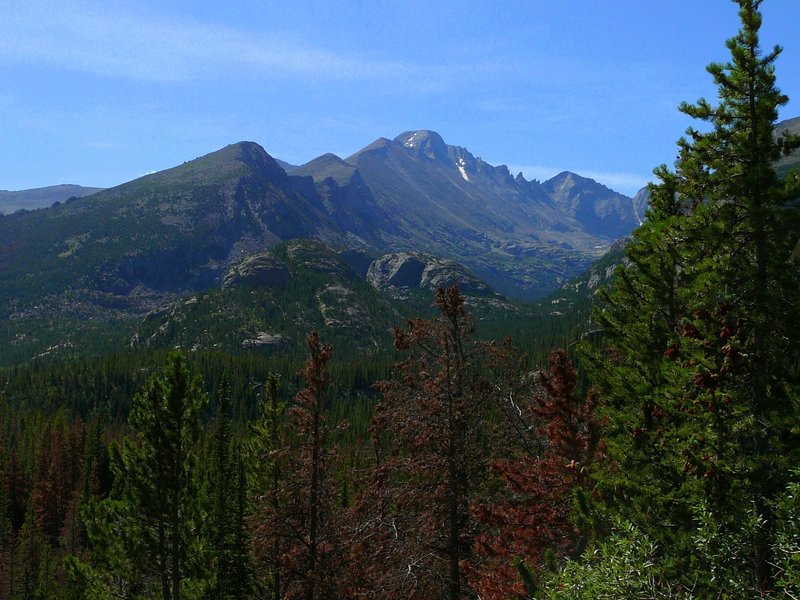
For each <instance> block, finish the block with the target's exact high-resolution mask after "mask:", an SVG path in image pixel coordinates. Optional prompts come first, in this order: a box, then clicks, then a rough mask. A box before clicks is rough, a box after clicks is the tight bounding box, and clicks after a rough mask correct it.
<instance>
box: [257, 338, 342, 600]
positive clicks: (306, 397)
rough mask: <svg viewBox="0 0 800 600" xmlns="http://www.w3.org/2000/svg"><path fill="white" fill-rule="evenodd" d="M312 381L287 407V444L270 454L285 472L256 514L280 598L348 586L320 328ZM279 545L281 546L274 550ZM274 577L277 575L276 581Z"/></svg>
mask: <svg viewBox="0 0 800 600" xmlns="http://www.w3.org/2000/svg"><path fill="white" fill-rule="evenodd" d="M306 342H307V345H308V360H307V361H306V365H305V368H304V369H303V370H302V372H301V376H302V377H303V379H304V380H305V382H306V387H304V388H303V389H302V390H301V391H300V392H299V393H298V394H297V396H296V397H295V404H294V406H292V407H291V408H290V409H289V420H290V422H289V427H290V431H289V432H287V435H286V436H285V438H286V439H287V440H288V442H289V443H288V445H287V446H285V447H283V448H279V449H278V450H276V451H275V452H273V453H272V456H270V457H268V458H269V460H273V461H278V462H280V464H281V472H282V473H283V478H282V479H281V480H280V481H279V482H277V483H276V485H275V486H274V488H273V489H270V490H268V491H267V493H266V494H265V495H264V496H263V497H262V498H261V502H260V503H259V507H258V508H257V514H256V515H255V517H254V520H253V542H254V548H255V554H256V557H257V559H258V558H263V557H265V556H270V560H275V561H276V562H277V564H275V565H270V568H271V570H272V572H273V574H274V575H273V577H277V578H278V579H279V582H280V585H279V586H278V588H276V587H275V586H272V593H273V594H274V595H276V596H277V597H279V598H289V599H292V598H297V599H301V598H302V599H305V600H313V599H317V598H337V597H344V596H346V594H345V593H344V592H343V590H342V585H343V581H344V580H343V578H342V577H341V571H342V569H343V567H344V565H343V561H342V556H343V552H342V551H341V548H340V547H339V542H338V532H337V527H338V526H337V521H336V509H337V507H336V499H337V491H338V490H337V487H336V485H335V483H334V482H333V477H332V467H333V465H332V463H333V460H334V457H335V454H334V452H333V450H332V449H331V448H330V446H329V439H328V434H329V426H328V423H327V420H326V413H327V408H328V403H329V397H328V387H329V380H328V371H327V363H328V359H329V358H330V355H331V347H330V346H328V345H326V344H323V343H322V342H321V340H320V336H319V334H318V333H317V332H316V331H314V332H312V333H311V334H310V335H309V336H308V337H307V339H306ZM275 548H279V549H280V554H279V555H278V556H275V557H273V556H272V554H273V552H274V549H275ZM273 583H274V582H273Z"/></svg>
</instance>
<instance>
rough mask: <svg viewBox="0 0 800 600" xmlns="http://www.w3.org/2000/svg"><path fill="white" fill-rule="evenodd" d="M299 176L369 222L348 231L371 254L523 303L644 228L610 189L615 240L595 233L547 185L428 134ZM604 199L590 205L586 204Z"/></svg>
mask: <svg viewBox="0 0 800 600" xmlns="http://www.w3.org/2000/svg"><path fill="white" fill-rule="evenodd" d="M292 174H293V175H310V176H311V177H313V179H314V181H315V182H316V183H317V185H318V186H319V187H320V193H321V194H322V195H323V196H324V197H325V198H326V200H327V201H328V202H329V203H330V204H331V205H333V206H336V207H339V209H340V210H342V211H343V212H344V213H346V214H348V215H352V214H357V215H359V216H360V217H361V218H362V219H363V221H364V224H365V225H367V228H366V229H358V228H352V227H349V228H348V231H349V233H350V234H351V235H352V236H353V239H354V240H357V241H358V242H359V243H363V246H364V247H367V248H377V249H379V250H382V251H386V250H391V251H405V252H423V253H427V254H430V255H434V256H438V257H443V258H447V259H451V260H456V261H458V262H460V263H462V264H463V265H465V266H466V267H468V268H469V269H470V270H471V271H472V272H473V273H475V274H476V275H477V276H479V277H480V278H481V279H483V280H485V281H486V282H487V283H489V284H490V285H491V286H492V287H494V288H495V289H497V290H498V291H500V292H502V293H505V294H507V295H510V296H513V297H517V298H522V299H532V298H535V297H537V296H539V297H540V296H541V295H543V293H545V292H546V291H547V290H552V289H554V288H556V287H558V286H559V285H560V284H561V283H563V282H564V281H566V280H567V279H568V278H569V277H571V276H572V275H575V274H577V273H579V272H581V271H582V270H583V269H585V268H586V267H587V266H588V265H589V264H591V262H592V261H593V260H594V259H596V258H597V257H599V256H600V255H601V254H602V253H603V251H604V249H606V248H608V246H609V245H610V243H611V242H612V241H613V239H614V238H615V237H619V235H625V234H628V233H630V231H631V230H632V229H633V228H634V227H635V225H636V219H635V217H634V216H633V209H632V205H631V200H630V199H629V198H628V199H627V204H625V197H624V196H621V195H619V194H617V195H614V193H613V192H611V190H608V189H607V188H602V189H603V190H605V192H607V193H606V194H604V195H600V197H599V201H601V202H603V203H605V204H609V205H610V204H611V203H612V202H616V205H615V206H614V207H613V210H612V211H611V212H610V213H609V214H606V213H605V212H603V210H604V209H600V213H601V217H598V219H604V222H605V223H606V231H600V228H595V229H597V231H591V230H587V226H588V225H589V224H588V223H582V222H580V221H579V220H578V219H577V218H576V215H575V214H569V212H568V211H565V210H564V208H563V206H559V204H558V203H557V202H556V199H555V198H554V196H553V195H551V194H550V193H548V190H547V188H546V186H545V185H542V184H540V183H539V182H537V181H527V180H525V179H524V177H522V175H521V174H520V175H517V176H516V177H514V176H512V175H511V173H510V172H509V170H508V168H507V167H505V166H499V167H495V166H492V165H490V164H488V163H486V162H484V161H483V160H481V159H480V158H476V157H475V156H473V155H472V154H471V153H470V152H469V151H468V150H466V149H465V148H462V147H459V146H451V145H448V144H446V143H445V142H444V140H442V138H441V136H439V135H438V134H437V133H435V132H433V131H427V130H420V131H408V132H405V133H402V134H400V135H399V136H397V137H396V138H395V139H394V140H389V139H386V138H380V139H378V140H376V141H375V142H373V143H372V144H370V145H369V146H367V147H366V148H364V149H362V150H360V151H358V152H356V153H355V154H353V155H352V156H349V157H347V158H345V159H342V158H340V157H337V156H335V155H333V154H325V155H323V156H320V157H318V158H316V159H314V160H312V161H311V162H309V163H307V164H305V165H302V166H300V167H298V168H297V169H295V170H293V171H292ZM590 181H591V180H585V179H582V178H581V181H580V184H581V185H588V183H589V182H590ZM591 183H594V182H591ZM594 185H595V186H598V184H594ZM599 187H602V186H599ZM594 199H595V197H593V196H588V195H587V198H586V200H585V202H584V204H586V205H589V204H590V203H591V202H593V201H594ZM626 207H627V213H626V212H625V211H626ZM615 221H621V222H619V223H616V222H615ZM339 223H340V224H341V225H342V226H343V227H348V224H347V223H346V222H345V221H344V219H342V218H340V219H339ZM620 232H623V233H622V234H620ZM610 234H613V235H610Z"/></svg>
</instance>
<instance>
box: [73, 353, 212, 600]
mask: <svg viewBox="0 0 800 600" xmlns="http://www.w3.org/2000/svg"><path fill="white" fill-rule="evenodd" d="M205 402H206V399H205V395H204V394H203V392H202V391H201V388H200V382H199V380H198V379H192V378H191V377H190V375H189V371H188V368H187V366H186V359H185V357H184V356H182V355H180V354H171V355H170V356H169V358H168V359H167V365H166V369H165V372H164V376H163V377H161V376H156V375H154V376H152V377H151V378H150V379H149V380H148V381H147V383H146V384H145V386H144V388H143V390H142V391H141V393H139V394H137V395H136V397H135V398H134V407H133V410H132V411H131V415H130V419H129V421H130V425H131V428H132V429H133V431H134V436H133V437H132V438H130V439H126V440H124V442H123V444H122V445H121V447H120V448H119V449H118V451H117V454H116V456H115V457H114V458H115V460H114V461H113V463H114V468H115V470H116V483H115V487H116V490H115V492H114V493H112V498H110V499H108V500H103V501H100V502H90V503H89V504H88V505H87V508H86V509H85V513H86V514H85V516H86V519H85V520H86V522H87V528H88V535H89V540H90V545H91V549H92V564H90V565H86V564H83V563H81V562H80V561H73V570H74V571H75V572H77V573H80V574H81V575H82V578H83V580H84V581H85V582H86V584H87V587H88V588H89V589H88V592H89V595H90V596H91V597H99V598H104V597H107V596H109V595H111V591H112V590H116V593H118V594H120V595H122V597H137V594H140V593H145V594H146V595H148V596H160V597H161V598H163V599H164V600H180V599H181V598H186V597H198V596H199V595H201V594H202V592H203V587H204V585H205V583H206V580H207V575H206V574H205V573H204V572H203V570H202V567H203V564H204V560H203V559H204V555H203V536H202V530H201V527H200V525H201V522H200V521H201V517H202V514H201V510H200V509H201V507H200V498H201V494H200V489H199V488H200V480H199V479H200V478H199V473H198V465H197V457H196V451H197V447H198V442H199V433H200V421H199V417H200V412H201V410H202V408H203V406H204V404H205Z"/></svg>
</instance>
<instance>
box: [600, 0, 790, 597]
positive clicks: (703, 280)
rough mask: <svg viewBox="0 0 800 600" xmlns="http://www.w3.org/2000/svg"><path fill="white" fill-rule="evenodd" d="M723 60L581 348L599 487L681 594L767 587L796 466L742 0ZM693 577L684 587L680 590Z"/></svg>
mask: <svg viewBox="0 0 800 600" xmlns="http://www.w3.org/2000/svg"><path fill="white" fill-rule="evenodd" d="M738 4H739V7H740V17H741V20H742V29H741V31H740V32H739V34H738V35H737V36H736V37H734V38H732V39H731V40H729V41H728V44H727V45H728V48H729V50H730V52H731V60H730V62H729V63H726V64H712V65H710V66H709V68H708V70H709V72H710V73H711V75H712V76H713V78H714V80H715V83H716V84H717V86H718V91H719V104H718V105H716V106H712V105H711V104H710V103H709V102H707V101H706V100H704V99H701V100H699V101H698V102H697V103H696V104H694V105H690V104H686V103H684V104H683V105H681V111H683V112H685V113H686V114H688V115H690V116H692V117H695V118H698V119H701V120H703V121H706V122H708V123H709V125H710V126H711V127H710V130H708V131H705V132H700V131H698V130H695V129H689V130H688V132H687V135H688V138H686V139H682V140H680V141H679V143H678V145H679V156H678V160H677V161H676V164H675V172H671V171H670V170H669V169H667V168H666V167H664V166H662V167H660V168H659V169H657V170H656V174H657V175H658V177H659V178H660V180H661V182H660V183H659V184H658V185H655V186H652V187H651V208H650V211H649V213H648V220H647V222H646V223H645V224H644V225H643V226H642V227H641V228H640V229H639V230H637V231H636V232H635V234H634V236H633V239H632V241H631V244H630V245H629V246H628V249H627V250H626V259H627V260H626V263H625V264H623V265H622V266H621V267H619V268H618V270H617V275H616V279H615V281H614V283H613V286H612V288H611V289H610V291H608V292H607V293H605V295H604V304H603V306H602V309H601V310H598V311H596V312H595V319H596V321H597V322H598V323H599V324H600V325H601V326H602V328H603V331H604V335H605V337H604V345H603V346H602V347H601V348H599V349H595V350H592V349H589V350H588V351H587V353H586V354H587V357H588V362H589V364H590V365H591V366H592V368H593V369H592V375H593V379H594V381H595V382H596V383H597V384H598V385H599V387H600V390H601V392H602V395H603V396H604V398H605V406H606V414H607V416H608V417H609V430H608V437H609V450H610V453H611V456H612V457H613V458H614V459H615V460H614V468H613V469H609V470H608V472H607V473H605V474H604V475H603V477H602V482H601V489H603V490H604V492H605V494H606V495H607V498H608V499H609V502H610V506H611V505H613V506H616V507H618V508H617V510H614V511H613V512H622V514H626V515H627V517H628V518H630V519H632V520H633V521H634V522H636V523H637V524H638V525H639V526H640V527H641V528H642V529H643V530H644V531H645V532H646V533H647V535H648V536H650V537H651V538H652V539H653V540H654V541H655V542H656V543H657V544H658V547H659V548H660V552H662V553H663V554H664V556H663V561H662V564H663V566H664V568H665V569H666V574H667V577H668V580H669V581H673V582H682V583H683V585H684V586H685V587H686V589H695V591H696V593H699V594H701V593H708V594H716V593H718V592H720V591H723V592H724V594H732V593H733V592H732V591H731V590H733V589H736V587H737V586H740V585H744V584H742V583H741V582H743V581H744V582H746V583H747V584H749V583H750V582H752V581H755V582H757V584H756V585H757V586H758V588H759V589H761V590H762V591H766V590H768V589H770V588H771V587H772V586H773V585H774V577H775V574H774V572H772V570H771V567H770V562H771V559H770V553H771V547H772V542H773V541H774V535H775V531H776V530H775V522H774V519H773V517H772V515H771V512H772V508H771V503H772V502H773V501H774V500H775V498H776V496H777V494H779V493H781V491H782V489H783V488H784V486H785V485H786V482H787V479H786V475H787V473H788V472H789V471H788V467H790V466H792V465H795V464H797V462H798V451H799V450H800V440H798V438H797V433H796V431H794V429H793V427H794V426H793V419H794V415H796V414H797V409H798V400H800V381H799V380H798V377H797V372H796V365H797V364H798V358H800V356H799V355H798V352H799V351H800V346H799V345H798V343H797V340H798V339H800V329H798V322H797V319H796V314H797V312H798V310H800V288H799V287H798V278H797V274H796V270H795V269H794V268H793V267H790V266H788V264H789V262H788V261H789V258H790V256H791V254H792V251H793V249H794V247H795V244H796V243H797V233H796V232H797V225H798V213H797V211H796V210H794V209H792V208H789V206H790V203H791V201H792V200H793V199H794V198H796V197H797V196H798V192H800V188H798V185H797V180H796V179H794V178H789V179H788V180H786V181H781V180H780V179H778V177H777V176H776V173H775V170H774V168H773V163H774V161H775V160H776V159H778V158H779V157H780V156H781V155H782V154H784V153H788V152H790V151H791V150H793V149H795V148H797V147H798V145H800V138H798V137H797V136H785V137H777V138H776V137H774V135H773V130H774V122H775V120H776V118H777V108H778V107H779V106H781V105H783V104H785V103H786V101H787V100H786V97H785V96H783V95H782V94H780V92H779V91H778V89H777V88H776V87H775V75H774V64H773V63H774V61H775V59H776V58H777V56H778V54H779V52H780V49H779V48H776V49H775V50H773V51H772V52H771V53H769V54H767V55H762V53H761V51H760V49H759V46H758V29H759V27H760V25H761V17H760V14H759V13H758V7H759V5H760V2H759V1H758V0H739V1H738ZM693 586H694V587H693Z"/></svg>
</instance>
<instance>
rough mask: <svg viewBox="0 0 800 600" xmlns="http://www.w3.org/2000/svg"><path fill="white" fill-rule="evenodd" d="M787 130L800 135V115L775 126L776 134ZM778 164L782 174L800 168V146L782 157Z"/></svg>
mask: <svg viewBox="0 0 800 600" xmlns="http://www.w3.org/2000/svg"><path fill="white" fill-rule="evenodd" d="M785 131H786V132H789V133H790V134H793V135H800V117H794V118H793V119H787V120H785V121H781V122H780V123H778V124H777V125H776V126H775V134H776V135H781V134H783V132H785ZM776 166H777V169H778V173H779V174H780V175H782V176H785V175H788V174H789V171H791V170H792V169H796V168H800V148H798V149H796V150H795V151H794V152H792V153H791V154H789V155H788V156H783V157H781V158H780V159H779V160H778V162H777V163H776Z"/></svg>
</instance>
